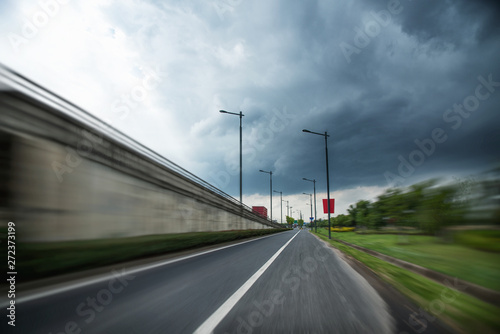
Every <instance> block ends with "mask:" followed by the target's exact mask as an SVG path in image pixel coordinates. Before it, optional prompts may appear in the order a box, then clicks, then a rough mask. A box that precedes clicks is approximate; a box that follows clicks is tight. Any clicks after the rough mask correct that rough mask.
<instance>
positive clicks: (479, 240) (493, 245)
mask: <svg viewBox="0 0 500 334" xmlns="http://www.w3.org/2000/svg"><path fill="white" fill-rule="evenodd" d="M454 240H455V242H456V243H458V244H461V245H464V246H467V247H470V248H474V249H478V250H482V251H486V252H500V231H498V230H497V231H461V232H457V233H455V235H454Z"/></svg>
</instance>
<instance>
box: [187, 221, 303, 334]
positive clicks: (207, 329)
mask: <svg viewBox="0 0 500 334" xmlns="http://www.w3.org/2000/svg"><path fill="white" fill-rule="evenodd" d="M299 233H300V230H299V232H297V233H295V235H294V236H293V237H292V238H291V239H290V240H288V241H287V243H286V244H284V245H283V247H281V248H280V249H279V250H278V251H277V252H276V253H275V254H274V255H273V256H272V257H271V258H270V259H269V260H268V261H267V262H266V263H265V264H264V265H263V266H262V267H261V268H260V269H259V270H257V271H256V272H255V274H253V275H252V277H250V278H249V279H248V281H246V282H245V283H244V284H243V285H242V286H241V287H240V288H239V289H238V290H237V291H236V292H235V293H233V295H232V296H231V297H229V299H228V300H226V302H225V303H224V304H222V305H221V306H220V307H219V308H218V309H217V311H215V312H214V313H213V314H212V315H211V316H210V317H208V319H207V320H205V322H203V323H202V324H201V325H200V326H199V327H198V328H197V329H196V330H195V331H194V333H193V334H206V333H213V331H214V329H215V327H217V325H218V324H219V323H220V322H221V321H222V319H224V318H225V316H226V315H227V314H228V313H229V311H231V309H232V308H233V307H234V305H236V303H237V302H238V301H239V300H240V299H241V297H243V295H245V293H247V291H248V290H249V289H250V288H251V287H252V285H253V284H254V283H255V282H256V281H257V280H258V279H259V277H260V276H262V274H263V273H264V272H265V271H266V270H267V268H269V266H270V265H271V264H272V263H273V262H274V260H276V258H277V257H278V255H280V254H281V252H282V251H283V250H284V249H285V248H286V246H288V244H289V243H290V242H292V240H293V239H294V238H295V237H296V236H297V235H298V234H299Z"/></svg>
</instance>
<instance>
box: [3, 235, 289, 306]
mask: <svg viewBox="0 0 500 334" xmlns="http://www.w3.org/2000/svg"><path fill="white" fill-rule="evenodd" d="M279 234H280V233H276V234H271V235H266V236H263V237H261V238H256V239H252V240H246V241H242V242H240V243H237V244H234V245H228V246H223V247H219V248H216V249H211V250H206V251H203V252H200V253H196V254H191V255H186V256H183V257H179V258H176V259H170V260H166V261H159V262H154V263H151V264H146V265H142V266H138V267H136V268H133V269H130V270H126V274H135V273H139V272H141V271H146V270H150V269H153V268H157V267H161V266H166V265H169V264H172V263H175V262H180V261H184V260H187V259H191V258H193V257H197V256H200V255H205V254H209V253H213V252H217V251H220V250H223V249H226V248H230V247H235V246H239V245H243V244H246V243H248V242H253V241H257V240H261V239H265V238H269V237H273V236H277V235H279ZM118 266H119V264H117V265H116V267H117V268H119V267H118ZM122 268H123V267H122ZM122 268H119V269H122ZM113 270H117V271H118V269H116V268H113ZM114 277H115V276H114V275H113V273H106V274H101V275H98V276H95V277H93V278H88V279H81V280H77V281H74V282H70V283H68V284H66V283H62V286H54V287H53V288H50V287H49V288H48V290H47V287H43V288H39V289H37V290H40V291H37V290H35V291H33V293H31V294H29V295H26V296H19V297H18V298H16V304H20V303H25V302H29V301H33V300H36V299H40V298H43V297H48V296H52V295H56V294H58V293H62V292H66V291H70V290H73V289H78V288H81V287H84V286H87V285H92V284H95V283H100V282H105V281H109V280H110V279H113V278H114ZM4 306H8V302H7V303H5V301H2V302H0V307H4Z"/></svg>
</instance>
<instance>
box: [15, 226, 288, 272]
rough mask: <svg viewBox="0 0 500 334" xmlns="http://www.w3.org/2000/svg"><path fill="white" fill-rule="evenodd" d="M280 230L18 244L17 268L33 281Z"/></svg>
mask: <svg viewBox="0 0 500 334" xmlns="http://www.w3.org/2000/svg"><path fill="white" fill-rule="evenodd" d="M281 231H286V230H285V229H282V230H276V229H264V230H244V231H224V232H198V233H182V234H165V235H148V236H140V237H131V238H116V239H100V240H85V241H72V242H51V243H17V245H16V250H17V256H16V267H17V271H18V272H19V275H18V279H19V280H20V281H31V280H35V279H40V278H45V277H50V276H54V275H58V274H67V273H71V272H77V271H81V270H85V269H93V268H97V267H100V266H105V265H112V264H116V263H120V262H124V261H130V260H135V259H140V258H146V257H151V256H156V255H162V254H166V253H172V252H178V251H183V250H188V249H194V248H199V247H203V246H209V245H215V244H218V243H223V242H227V241H234V240H239V239H244V238H249V237H254V236H261V235H266V234H271V233H277V232H281Z"/></svg>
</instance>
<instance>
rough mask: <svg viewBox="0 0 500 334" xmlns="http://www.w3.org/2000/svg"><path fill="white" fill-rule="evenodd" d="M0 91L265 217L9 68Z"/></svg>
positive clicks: (0, 71) (1, 71)
mask: <svg viewBox="0 0 500 334" xmlns="http://www.w3.org/2000/svg"><path fill="white" fill-rule="evenodd" d="M0 90H14V91H19V92H21V93H24V94H26V95H28V96H30V97H31V98H34V99H35V100H38V101H40V102H42V103H45V104H47V105H48V106H50V107H52V108H54V109H56V110H58V111H60V112H62V113H64V114H66V115H68V116H70V117H72V118H74V119H76V120H78V121H80V122H82V123H83V124H85V125H86V126H88V127H90V128H91V129H93V130H95V131H96V132H101V133H102V134H103V135H105V136H107V137H109V138H111V139H113V140H115V141H117V142H119V143H121V144H122V145H125V146H126V147H127V148H129V149H131V150H132V151H135V152H137V153H139V154H140V155H142V156H144V157H146V158H148V159H150V160H152V161H154V162H156V163H158V164H160V165H161V166H163V167H166V168H168V169H169V170H171V171H173V172H175V173H176V174H178V175H180V176H182V177H184V178H186V179H188V180H189V181H191V182H193V183H195V184H197V185H199V186H201V187H203V188H205V189H207V190H209V191H211V192H213V193H215V194H217V195H219V196H221V197H223V198H224V199H226V200H228V201H230V202H232V203H234V204H236V205H238V206H241V207H242V208H243V209H244V210H246V211H248V213H251V214H252V215H255V216H256V217H259V218H261V219H262V218H263V217H261V216H259V215H257V214H256V213H255V212H253V211H252V209H251V208H250V207H249V206H247V205H245V204H242V203H240V201H239V200H237V199H236V198H234V197H232V196H231V195H229V194H227V193H225V192H224V191H222V190H220V189H219V188H217V187H215V186H213V185H212V184H210V183H208V182H207V181H205V180H203V179H201V178H200V177H198V176H196V175H194V174H193V173H191V172H189V171H188V170H186V169H184V168H182V167H181V166H179V165H177V164H176V163H174V162H172V161H171V160H169V159H167V158H165V157H164V156H162V155H160V154H159V153H157V152H155V151H153V150H151V149H150V148H148V147H146V146H145V145H143V144H141V143H140V142H138V141H136V140H135V139H133V138H131V137H129V136H127V135H126V134H125V133H123V132H121V131H120V130H118V129H116V128H114V127H113V126H112V125H110V124H108V123H106V122H105V121H103V120H101V119H99V118H97V117H96V116H94V115H92V114H90V113H89V112H87V111H85V110H84V109H82V108H80V107H79V106H77V105H75V104H74V103H72V102H70V101H68V100H66V99H64V98H63V97H61V96H59V95H57V94H55V93H53V92H51V91H49V90H47V89H46V88H44V87H42V86H40V85H39V84H37V83H35V82H33V81H31V80H30V79H28V78H26V77H24V76H23V75H21V74H19V73H17V72H15V71H13V70H11V69H9V68H8V67H6V66H4V65H2V64H0ZM266 220H267V222H268V224H270V225H271V226H274V227H278V226H280V225H279V224H276V223H273V222H272V221H271V220H270V219H266Z"/></svg>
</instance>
